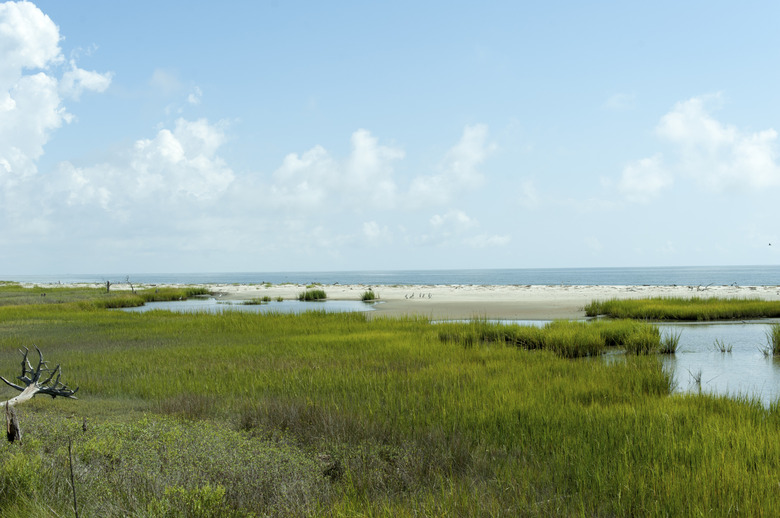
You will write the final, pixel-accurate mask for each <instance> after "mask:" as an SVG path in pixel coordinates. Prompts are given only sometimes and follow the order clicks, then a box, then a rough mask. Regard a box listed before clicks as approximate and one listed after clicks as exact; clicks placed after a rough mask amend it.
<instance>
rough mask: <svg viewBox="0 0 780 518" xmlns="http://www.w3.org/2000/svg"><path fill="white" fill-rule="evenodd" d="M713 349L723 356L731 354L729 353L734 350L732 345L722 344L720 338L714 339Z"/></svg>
mask: <svg viewBox="0 0 780 518" xmlns="http://www.w3.org/2000/svg"><path fill="white" fill-rule="evenodd" d="M714 347H715V350H716V351H719V352H721V353H723V354H725V353H729V354H731V351H732V350H733V349H734V346H733V345H731V344H730V343H728V342H724V341H723V340H721V339H720V338H716V339H715V343H714Z"/></svg>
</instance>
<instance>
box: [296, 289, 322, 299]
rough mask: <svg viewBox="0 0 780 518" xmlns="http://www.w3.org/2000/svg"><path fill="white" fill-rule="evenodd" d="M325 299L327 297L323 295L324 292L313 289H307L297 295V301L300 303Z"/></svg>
mask: <svg viewBox="0 0 780 518" xmlns="http://www.w3.org/2000/svg"><path fill="white" fill-rule="evenodd" d="M327 297H328V295H327V294H326V293H325V290H321V289H314V288H312V289H307V290H306V291H302V292H301V293H299V294H298V300H301V301H312V300H325V299H326V298H327Z"/></svg>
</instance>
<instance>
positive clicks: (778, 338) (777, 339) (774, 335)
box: [766, 324, 780, 356]
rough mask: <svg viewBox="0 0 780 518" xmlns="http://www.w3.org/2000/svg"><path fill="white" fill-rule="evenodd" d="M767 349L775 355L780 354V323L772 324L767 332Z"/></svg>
mask: <svg viewBox="0 0 780 518" xmlns="http://www.w3.org/2000/svg"><path fill="white" fill-rule="evenodd" d="M766 341H767V349H769V350H771V351H772V354H773V355H775V356H778V355H780V324H772V325H771V326H770V327H769V331H767V333H766Z"/></svg>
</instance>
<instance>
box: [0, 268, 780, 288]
mask: <svg viewBox="0 0 780 518" xmlns="http://www.w3.org/2000/svg"><path fill="white" fill-rule="evenodd" d="M128 277H129V279H130V282H133V283H139V284H261V283H264V282H270V283H272V284H283V283H293V284H313V283H320V284H326V285H328V284H357V285H366V286H392V285H437V284H438V285H448V284H461V285H477V286H479V285H505V286H511V285H570V286H571V285H587V286H597V285H614V286H631V285H639V286H642V285H647V286H672V285H677V286H708V285H714V286H725V285H739V286H780V266H777V265H767V266H668V267H647V268H517V269H493V270H489V269H485V270H397V271H341V272H234V273H135V274H134V273H130V274H59V275H8V276H5V275H3V274H0V280H6V281H18V282H32V283H57V282H62V283H74V282H81V283H105V282H106V281H111V282H112V283H123V282H126V280H127V279H128Z"/></svg>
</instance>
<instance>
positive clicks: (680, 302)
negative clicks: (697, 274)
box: [584, 297, 780, 321]
mask: <svg viewBox="0 0 780 518" xmlns="http://www.w3.org/2000/svg"><path fill="white" fill-rule="evenodd" d="M584 309H585V313H586V314H587V315H588V316H599V315H604V316H608V317H612V318H633V319H640V320H691V321H709V320H735V319H749V318H776V317H780V301H767V300H761V299H756V298H749V299H742V298H718V297H712V298H701V297H692V298H680V297H657V298H648V299H631V300H619V299H611V300H607V301H593V302H591V303H590V304H588V305H587V306H585V308H584Z"/></svg>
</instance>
